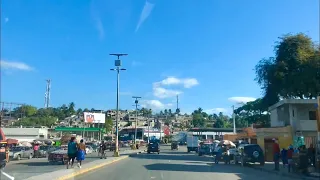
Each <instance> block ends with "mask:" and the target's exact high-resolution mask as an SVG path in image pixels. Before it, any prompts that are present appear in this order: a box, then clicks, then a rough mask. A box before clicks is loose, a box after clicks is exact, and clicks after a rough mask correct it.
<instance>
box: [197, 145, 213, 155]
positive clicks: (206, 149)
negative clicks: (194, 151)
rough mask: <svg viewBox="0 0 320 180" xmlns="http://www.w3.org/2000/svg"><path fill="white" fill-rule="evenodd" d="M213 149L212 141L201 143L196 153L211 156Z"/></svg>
mask: <svg viewBox="0 0 320 180" xmlns="http://www.w3.org/2000/svg"><path fill="white" fill-rule="evenodd" d="M213 151H214V144H213V143H201V144H200V146H199V150H198V155H199V156H202V155H209V156H212V155H213Z"/></svg>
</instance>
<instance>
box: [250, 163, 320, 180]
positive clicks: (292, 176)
mask: <svg viewBox="0 0 320 180" xmlns="http://www.w3.org/2000/svg"><path fill="white" fill-rule="evenodd" d="M249 168H252V169H256V170H260V171H264V172H268V173H273V174H277V175H279V176H284V177H290V178H295V179H301V180H315V179H316V178H318V177H308V176H302V175H298V174H288V173H283V172H277V171H273V170H268V169H265V168H262V167H254V166H249Z"/></svg>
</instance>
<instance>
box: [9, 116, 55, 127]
mask: <svg viewBox="0 0 320 180" xmlns="http://www.w3.org/2000/svg"><path fill="white" fill-rule="evenodd" d="M56 122H57V118H56V117H26V118H22V119H21V120H19V121H17V122H15V123H14V125H15V126H47V127H51V126H52V125H54V124H55V123H56Z"/></svg>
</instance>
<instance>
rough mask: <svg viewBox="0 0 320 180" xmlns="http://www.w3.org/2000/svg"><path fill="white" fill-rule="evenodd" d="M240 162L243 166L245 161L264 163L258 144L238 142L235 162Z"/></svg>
mask: <svg viewBox="0 0 320 180" xmlns="http://www.w3.org/2000/svg"><path fill="white" fill-rule="evenodd" d="M239 162H240V163H241V165H242V166H244V165H245V164H246V163H248V162H251V163H256V162H258V163H260V165H262V166H263V165H264V163H265V161H264V153H263V151H262V149H261V147H260V146H259V145H258V144H240V145H239V146H238V149H237V153H236V155H235V163H236V164H237V163H239Z"/></svg>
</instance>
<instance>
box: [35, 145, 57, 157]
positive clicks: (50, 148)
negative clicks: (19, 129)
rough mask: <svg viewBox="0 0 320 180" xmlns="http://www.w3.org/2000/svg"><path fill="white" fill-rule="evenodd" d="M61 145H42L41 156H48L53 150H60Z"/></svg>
mask: <svg viewBox="0 0 320 180" xmlns="http://www.w3.org/2000/svg"><path fill="white" fill-rule="evenodd" d="M58 148H59V147H57V146H51V145H49V146H43V145H42V146H40V148H39V157H48V154H49V153H51V152H52V151H55V150H58Z"/></svg>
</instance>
